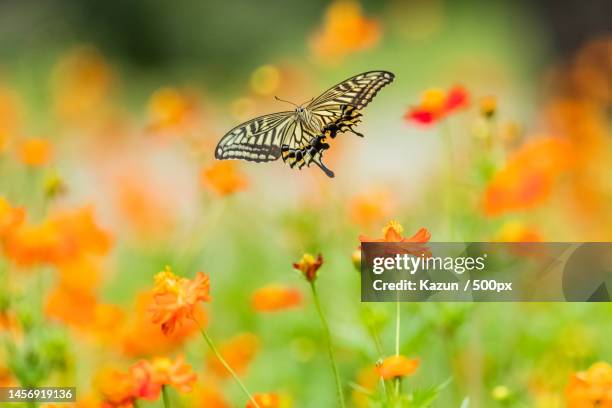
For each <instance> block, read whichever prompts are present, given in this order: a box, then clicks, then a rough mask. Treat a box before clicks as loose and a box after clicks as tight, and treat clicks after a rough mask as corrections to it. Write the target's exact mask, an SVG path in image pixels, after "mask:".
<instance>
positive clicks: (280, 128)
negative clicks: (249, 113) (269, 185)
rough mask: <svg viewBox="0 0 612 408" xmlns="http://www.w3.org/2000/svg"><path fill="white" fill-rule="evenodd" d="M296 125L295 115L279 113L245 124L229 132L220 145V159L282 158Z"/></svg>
mask: <svg viewBox="0 0 612 408" xmlns="http://www.w3.org/2000/svg"><path fill="white" fill-rule="evenodd" d="M295 126H296V120H295V117H294V112H291V111H286V112H278V113H272V114H270V115H264V116H260V117H258V118H255V119H252V120H249V121H248V122H245V123H242V124H240V125H238V126H236V127H235V128H233V129H232V130H230V131H229V132H228V133H227V134H226V135H225V136H223V138H221V140H220V141H219V144H218V145H217V148H216V149H215V157H216V158H217V159H220V160H223V159H242V160H249V161H254V162H267V161H273V160H276V159H278V158H279V157H280V155H281V147H280V146H281V144H282V142H283V140H284V139H285V138H286V137H285V135H286V134H287V132H288V131H293V132H295V131H294V130H293V129H294V127H295Z"/></svg>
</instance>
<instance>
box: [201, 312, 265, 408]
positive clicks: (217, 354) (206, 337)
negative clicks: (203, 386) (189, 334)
mask: <svg viewBox="0 0 612 408" xmlns="http://www.w3.org/2000/svg"><path fill="white" fill-rule="evenodd" d="M196 323H198V322H196ZM198 326H199V327H200V333H202V337H204V340H205V341H206V343H207V344H208V347H210V350H211V351H212V352H213V354H214V355H215V357H217V359H218V360H219V361H220V362H221V364H222V365H223V367H225V369H226V370H227V371H228V372H229V373H230V374H231V375H232V377H233V378H234V381H236V383H237V384H238V385H239V386H240V388H241V389H242V392H244V394H245V395H246V396H247V398H248V399H249V401H251V403H252V404H253V405H254V406H255V407H256V408H261V407H260V406H259V404H258V403H257V401H255V398H253V395H252V394H251V393H250V392H249V390H248V389H247V387H245V385H244V384H243V383H242V381H240V378H239V377H238V375H237V374H236V372H235V371H234V370H233V369H232V367H231V366H230V365H229V364H228V363H227V361H225V359H224V358H223V356H222V355H221V353H220V352H219V350H218V349H217V346H215V343H214V342H213V341H212V339H211V338H210V336H209V335H208V333H206V331H205V330H204V329H203V328H202V326H200V324H199V323H198Z"/></svg>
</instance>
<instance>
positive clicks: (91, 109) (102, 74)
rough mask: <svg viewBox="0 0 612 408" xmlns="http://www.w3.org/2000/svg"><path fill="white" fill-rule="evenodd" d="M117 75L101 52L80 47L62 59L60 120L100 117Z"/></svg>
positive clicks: (57, 96) (57, 99)
mask: <svg viewBox="0 0 612 408" xmlns="http://www.w3.org/2000/svg"><path fill="white" fill-rule="evenodd" d="M114 82H115V74H114V73H113V71H112V69H111V67H110V66H109V65H108V63H107V62H106V61H105V59H104V57H103V56H102V55H101V54H100V52H98V50H96V49H94V48H91V47H80V48H77V49H75V50H71V51H70V52H69V53H67V54H66V55H65V56H63V57H62V58H61V60H60V61H59V62H58V64H57V65H56V67H55V70H54V84H53V85H54V95H53V96H54V104H55V110H56V112H57V114H58V116H59V117H60V118H61V119H63V120H67V121H74V122H80V121H83V119H85V118H90V117H94V116H96V115H99V114H100V111H101V110H102V108H103V107H104V105H105V102H106V101H107V99H108V97H109V96H110V94H111V90H112V85H113V83H114Z"/></svg>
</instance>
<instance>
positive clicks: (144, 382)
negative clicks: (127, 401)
mask: <svg viewBox="0 0 612 408" xmlns="http://www.w3.org/2000/svg"><path fill="white" fill-rule="evenodd" d="M129 374H130V375H131V377H132V380H133V383H134V387H135V389H134V396H138V398H142V399H144V400H150V401H154V400H156V399H157V398H159V393H160V392H161V384H160V383H159V382H158V381H157V379H156V378H155V373H154V370H153V367H152V365H151V363H150V362H149V361H147V360H140V361H138V362H137V363H135V364H133V365H132V366H131V367H130V370H129Z"/></svg>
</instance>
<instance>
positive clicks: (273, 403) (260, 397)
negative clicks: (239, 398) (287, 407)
mask: <svg viewBox="0 0 612 408" xmlns="http://www.w3.org/2000/svg"><path fill="white" fill-rule="evenodd" d="M253 398H254V399H255V401H256V402H257V405H259V408H279V407H280V406H281V403H280V397H279V396H278V394H272V393H266V394H255V395H253ZM246 408H256V407H255V404H254V403H253V401H249V402H247V404H246Z"/></svg>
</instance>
